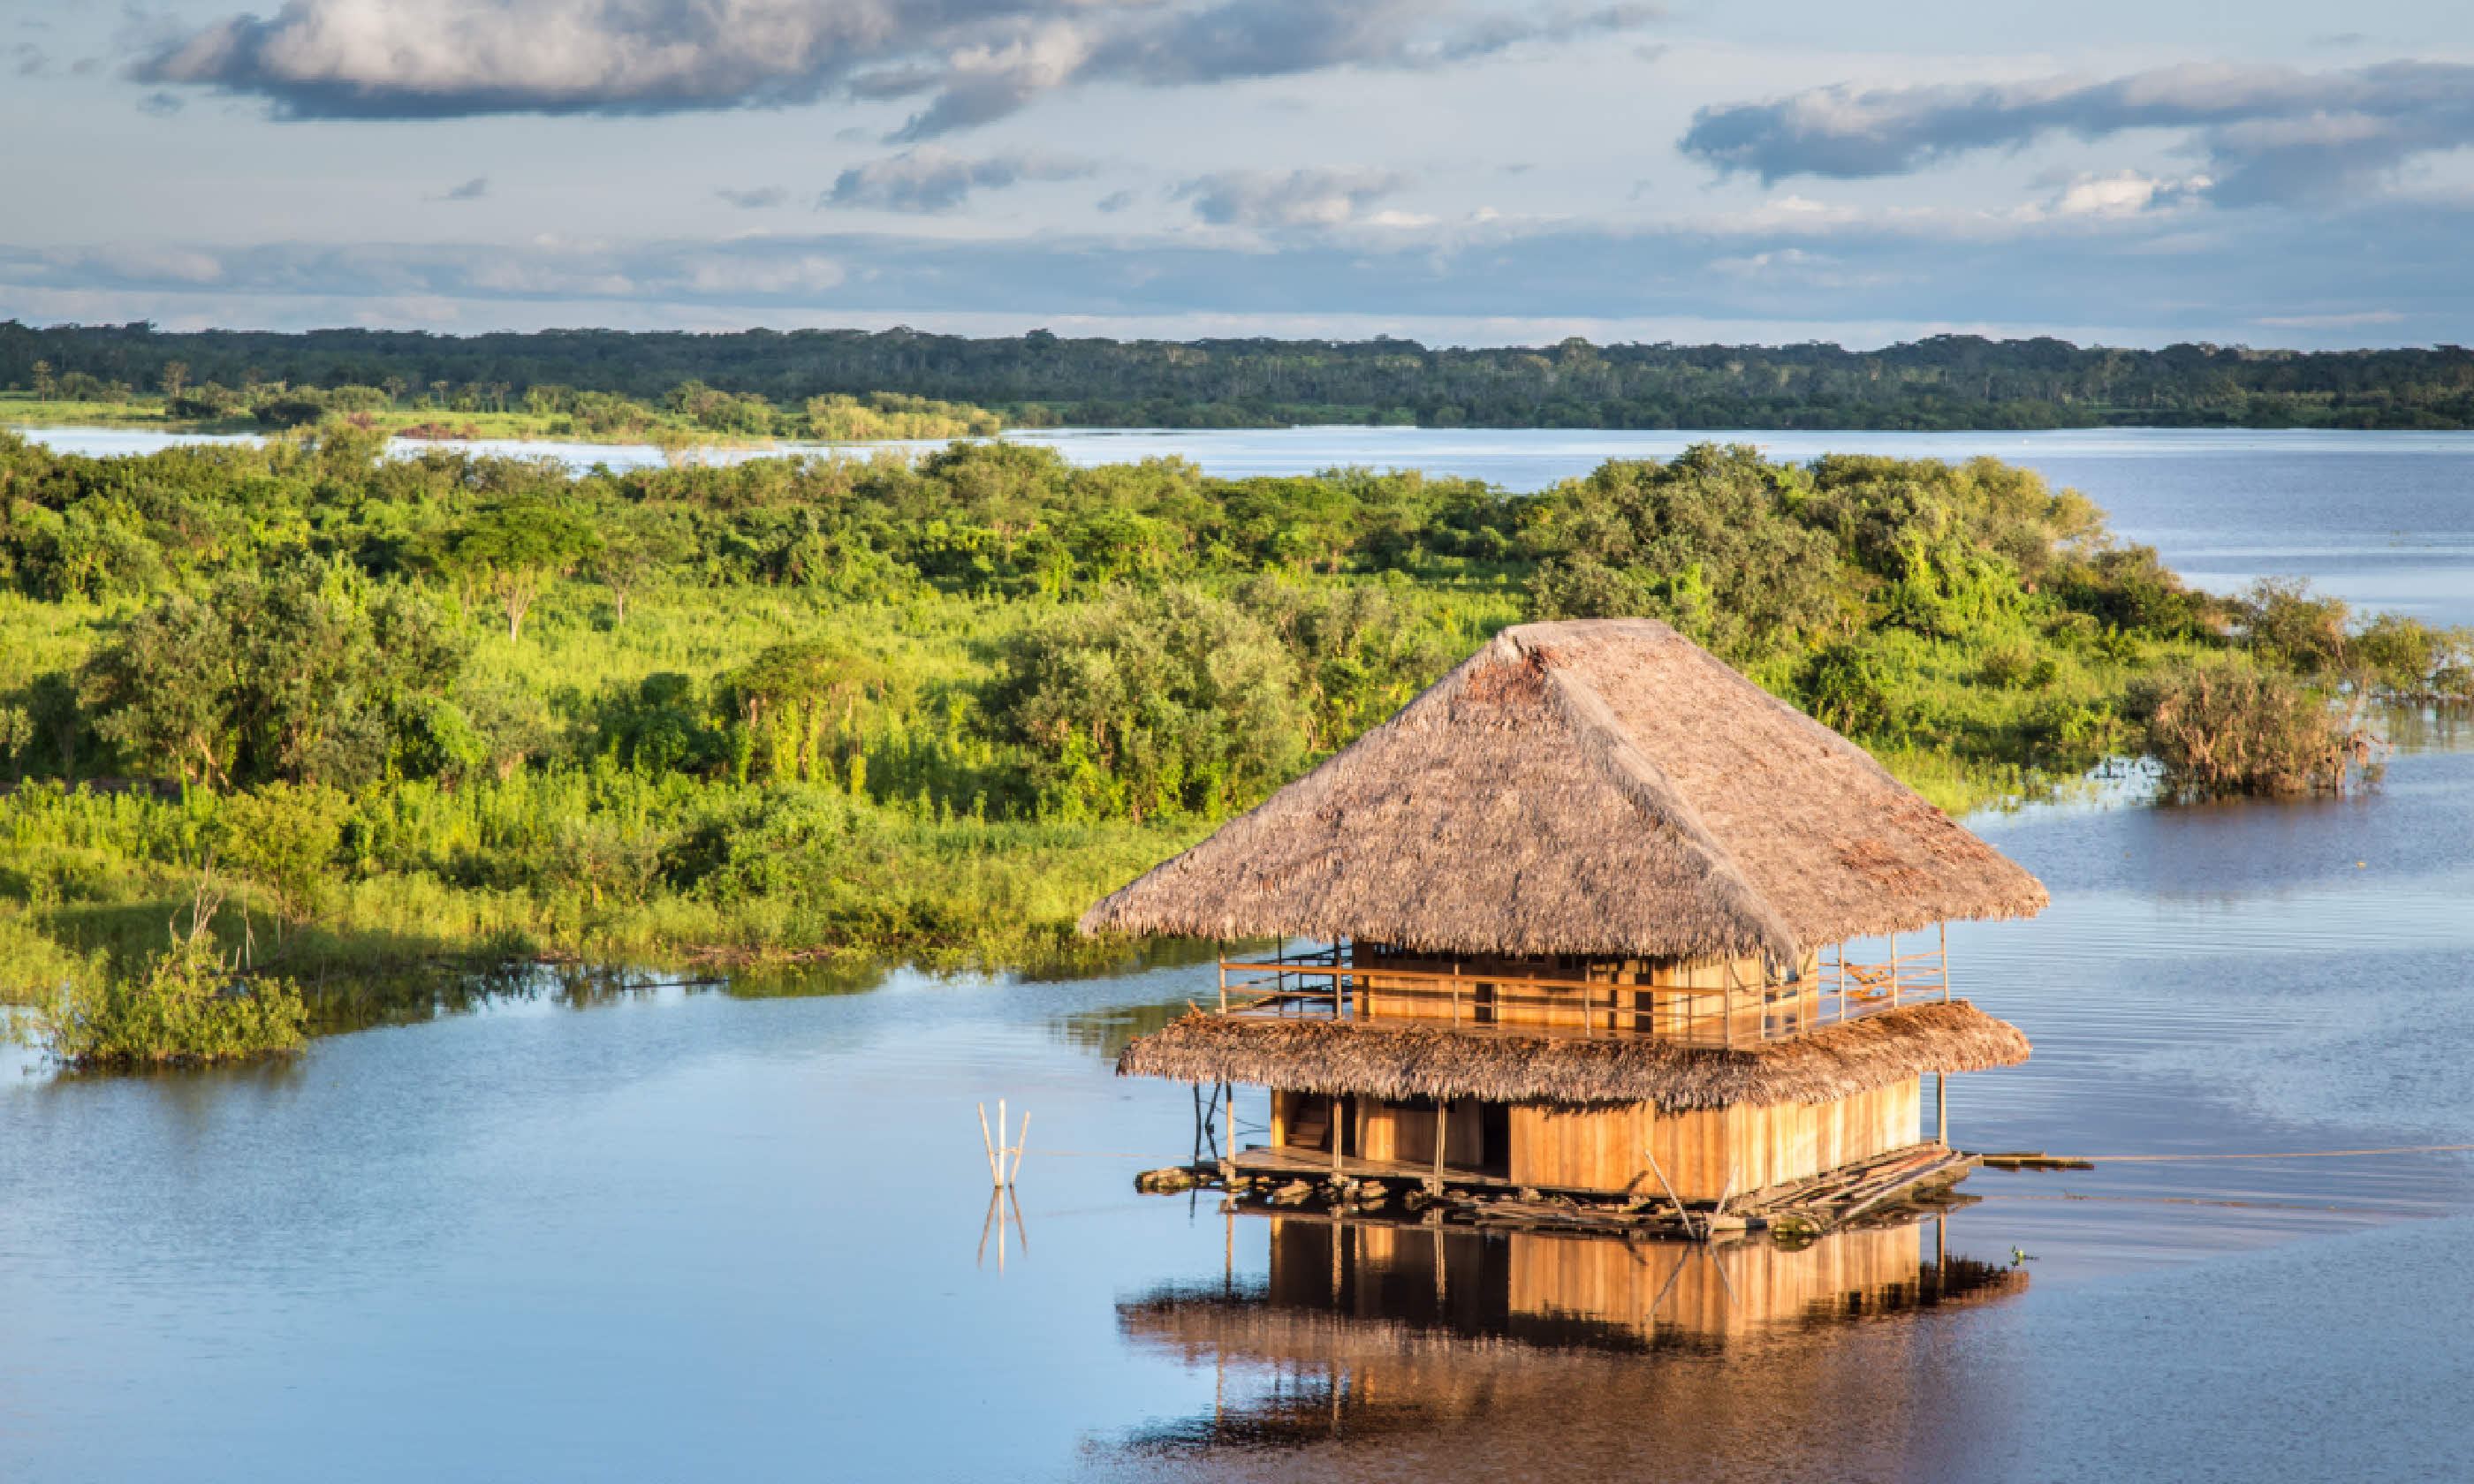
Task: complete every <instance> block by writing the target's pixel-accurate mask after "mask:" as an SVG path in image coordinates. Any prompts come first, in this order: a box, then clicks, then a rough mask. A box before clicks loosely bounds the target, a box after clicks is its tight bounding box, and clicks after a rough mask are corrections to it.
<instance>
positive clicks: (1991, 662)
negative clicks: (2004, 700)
mask: <svg viewBox="0 0 2474 1484" xmlns="http://www.w3.org/2000/svg"><path fill="white" fill-rule="evenodd" d="M2061 673H2062V667H2061V665H2060V664H2059V663H2058V662H2056V661H2055V660H2054V658H2053V657H2052V656H2050V655H2040V654H2038V653H2037V652H2036V647H2035V646H2034V645H2032V644H2004V645H2002V646H2001V648H1999V649H1996V650H1994V651H1992V652H1991V653H1989V654H1987V655H1986V656H1985V657H1984V662H1983V664H1982V665H1981V666H1980V667H1979V668H1978V670H1977V676H1978V677H1979V678H1980V679H1982V680H1983V682H1984V683H1985V684H1987V685H1994V686H1999V687H2000V688H2001V689H2003V690H2042V689H2044V688H2045V687H2046V686H2048V685H2050V684H2051V683H2053V682H2054V681H2056V680H2058V679H2060V677H2061Z"/></svg>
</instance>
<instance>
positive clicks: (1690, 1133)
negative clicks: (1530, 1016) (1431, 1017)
mask: <svg viewBox="0 0 2474 1484" xmlns="http://www.w3.org/2000/svg"><path fill="white" fill-rule="evenodd" d="M1922 1082H1923V1079H1921V1078H1916V1077H1910V1078H1908V1079H1907V1080H1906V1081H1904V1082H1899V1083H1893V1084H1891V1085H1890V1086H1888V1087H1885V1088H1876V1089H1873V1090H1871V1091H1869V1092H1858V1093H1856V1094H1855V1095H1854V1096H1852V1097H1846V1098H1841V1099H1839V1100H1838V1101H1837V1102H1834V1103H1821V1104H1810V1105H1807V1104H1802V1103H1782V1104H1777V1105H1774V1106H1771V1107H1766V1108H1726V1109H1712V1110H1709V1111H1705V1112H1700V1113H1665V1114H1659V1113H1655V1112H1654V1110H1653V1109H1652V1108H1651V1107H1650V1105H1648V1104H1646V1103H1635V1104H1619V1105H1614V1106H1607V1105H1599V1104H1591V1105H1572V1104H1553V1103H1529V1104H1515V1105H1513V1108H1512V1110H1511V1114H1512V1117H1511V1124H1512V1128H1511V1133H1512V1147H1511V1151H1510V1154H1511V1159H1510V1169H1509V1172H1510V1176H1511V1179H1512V1180H1513V1181H1514V1182H1515V1183H1516V1184H1518V1185H1541V1186H1549V1187H1560V1188H1564V1189H1575V1190H1601V1191H1621V1192H1626V1193H1629V1194H1632V1195H1634V1196H1637V1197H1646V1196H1653V1195H1662V1194H1663V1193H1664V1186H1662V1185H1660V1183H1659V1179H1658V1173H1659V1172H1661V1171H1662V1172H1663V1173H1664V1175H1665V1177H1666V1181H1667V1183H1668V1184H1669V1185H1673V1186H1674V1188H1675V1193H1676V1194H1677V1195H1678V1196H1680V1197H1682V1198H1683V1199H1685V1200H1686V1201H1714V1200H1716V1199H1718V1197H1719V1196H1721V1195H1723V1194H1726V1193H1728V1192H1729V1191H1730V1190H1732V1191H1733V1193H1734V1194H1736V1195H1743V1194H1747V1193H1749V1192H1751V1191H1754V1190H1758V1189H1760V1188H1761V1187H1762V1186H1764V1185H1783V1184H1784V1183H1786V1182H1788V1181H1793V1180H1802V1179H1805V1178H1806V1177H1807V1176H1811V1175H1818V1174H1820V1173H1821V1172H1822V1171H1824V1170H1829V1169H1835V1168H1837V1167H1838V1166H1839V1165H1842V1164H1852V1163H1854V1162H1856V1161H1858V1160H1865V1159H1870V1158H1872V1157H1873V1156H1874V1155H1877V1154H1886V1153H1888V1152H1889V1151H1891V1150H1893V1149H1904V1148H1905V1147H1906V1146H1907V1145H1909V1144H1913V1143H1917V1142H1919V1141H1920V1140H1922V1138H1923V1137H1924V1106H1923V1103H1924V1100H1923V1097H1922V1091H1923V1088H1922ZM1332 1101H1333V1100H1332V1099H1329V1098H1325V1097H1322V1095H1320V1094H1317V1093H1310V1092H1290V1091H1280V1090H1274V1091H1273V1093H1272V1142H1273V1144H1275V1145H1280V1146H1283V1147H1288V1148H1303V1149H1316V1150H1322V1151H1325V1152H1328V1151H1329V1150H1330V1148H1331V1147H1332V1146H1331V1136H1330V1132H1329V1128H1328V1118H1329V1115H1328V1113H1327V1110H1328V1109H1329V1108H1330V1106H1331V1104H1332ZM1340 1106H1341V1109H1342V1115H1343V1117H1344V1118H1346V1120H1347V1122H1348V1132H1347V1140H1348V1142H1347V1145H1346V1148H1347V1151H1348V1153H1349V1155H1350V1156H1351V1157H1353V1158H1357V1159H1366V1160H1393V1161H1403V1162H1406V1163H1410V1164H1416V1165H1421V1166H1422V1165H1430V1164H1432V1163H1433V1162H1434V1159H1435V1113H1434V1105H1433V1104H1431V1103H1428V1104H1424V1105H1422V1106H1421V1105H1418V1104H1410V1103H1397V1104H1395V1103H1385V1102H1381V1101H1379V1100H1377V1099H1375V1098H1370V1097H1360V1098H1346V1099H1342V1100H1340ZM1447 1116H1448V1120H1449V1129H1448V1132H1447V1134H1446V1136H1445V1141H1444V1157H1445V1167H1446V1168H1449V1169H1455V1170H1462V1171H1469V1170H1476V1169H1481V1168H1483V1167H1485V1166H1486V1165H1487V1163H1488V1162H1489V1157H1490V1155H1492V1156H1493V1157H1494V1159H1495V1160H1496V1161H1501V1158H1502V1151H1491V1150H1489V1149H1487V1148H1486V1147H1485V1145H1486V1138H1485V1124H1484V1117H1485V1111H1484V1105H1482V1104H1480V1103H1479V1102H1477V1101H1476V1100H1474V1099H1461V1100H1456V1101H1454V1102H1453V1103H1451V1104H1450V1105H1449V1108H1448V1113H1447ZM1301 1124H1302V1125H1303V1126H1302V1127H1301V1126H1300V1125H1301ZM1652 1157H1654V1158H1655V1159H1656V1160H1657V1161H1658V1171H1653V1170H1652V1168H1651V1166H1650V1160H1651V1158H1652Z"/></svg>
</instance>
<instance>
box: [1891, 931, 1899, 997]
mask: <svg viewBox="0 0 2474 1484" xmlns="http://www.w3.org/2000/svg"><path fill="white" fill-rule="evenodd" d="M1890 1008H1891V1009H1893V1010H1896V1009H1898V1008H1899V935H1898V934H1897V933H1892V934H1891V935H1890Z"/></svg>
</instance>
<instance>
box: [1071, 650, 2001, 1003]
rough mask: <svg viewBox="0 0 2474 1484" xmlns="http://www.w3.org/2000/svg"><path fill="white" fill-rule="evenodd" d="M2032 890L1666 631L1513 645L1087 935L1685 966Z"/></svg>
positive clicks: (1850, 755)
mask: <svg viewBox="0 0 2474 1484" xmlns="http://www.w3.org/2000/svg"><path fill="white" fill-rule="evenodd" d="M2045 901H2046V897H2045V889H2044V887H2043V886H2042V885H2041V884H2040V883H2039V882H2038V881H2037V880H2036V878H2035V877H2033V876H2031V875H2029V874H2027V873H2026V872H2025V871H2023V870H2021V869H2020V868H2019V867H2018V866H2016V865H2014V864H2012V863H2011V862H2010V861H2008V860H2006V859H2004V858H2003V857H2002V856H2001V854H2000V853H1999V852H1997V851H1995V850H1994V849H1993V848H1992V847H1991V846H1988V845H1986V844H1985V843H1984V842H1983V841H1981V840H1978V839H1977V838H1976V837H1975V836H1974V835H1972V834H1969V833H1968V832H1967V831H1966V830H1964V829H1962V828H1960V827H1959V826H1956V825H1954V824H1953V823H1952V822H1951V821H1950V819H1949V817H1948V816H1946V815H1944V814H1943V813H1942V812H1941V811H1940V810H1938V809H1936V808H1934V807H1933V806H1932V805H1931V804H1929V803H1927V802H1925V801H1924V800H1923V799H1921V798H1919V797H1918V796H1917V795H1916V794H1915V792H1914V791H1913V790H1911V789H1909V788H1907V787H1906V786H1905V785H1904V784H1903V783H1901V782H1899V781H1898V780H1897V779H1896V778H1891V777H1890V775H1889V774H1888V773H1886V772H1884V771H1882V769H1881V767H1880V764H1878V763H1876V762H1874V761H1873V759H1872V758H1871V757H1869V756H1867V755H1866V754H1865V753H1864V751H1863V750H1862V749H1861V748H1858V747H1856V745H1855V744H1854V743H1852V742H1849V741H1848V740H1847V739H1846V738H1844V737H1842V736H1840V735H1838V734H1837V733H1836V732H1834V731H1831V730H1830V729H1829V728H1827V727H1824V726H1822V725H1821V724H1820V723H1819V722H1816V721H1814V720H1813V719H1812V718H1810V717H1808V716H1806V715H1805V714H1804V713H1803V712H1801V711H1798V710H1796V709H1795V708H1794V707H1792V706H1787V705H1786V704H1785V703H1783V702H1782V701H1779V700H1777V699H1776V698H1774V697H1772V696H1770V695H1769V694H1768V693H1767V692H1765V691H1763V690H1762V689H1761V688H1760V687H1759V686H1758V685H1755V684H1754V683H1753V682H1750V681H1748V680H1746V679H1744V677H1743V676H1741V675H1738V674H1737V673H1735V671H1734V670H1732V669H1730V668H1728V667H1727V665H1726V664H1724V663H1723V662H1721V661H1720V660H1719V659H1717V658H1715V657H1713V656H1711V655H1710V654H1709V653H1708V652H1707V651H1705V650H1703V649H1702V648H1700V647H1699V646H1698V645H1696V644H1694V643H1692V642H1691V641H1690V640H1688V639H1686V638H1685V637H1684V636H1683V635H1682V634H1677V633H1676V632H1675V631H1674V630H1672V629H1670V628H1668V627H1667V626H1666V625H1664V624H1662V623H1658V622H1655V621H1652V620H1650V619H1642V618H1621V619H1590V620H1586V621H1577V622H1570V623H1545V624H1523V625H1520V626H1518V627H1516V628H1512V629H1506V630H1504V631H1503V632H1502V633H1501V634H1497V635H1495V637H1494V638H1493V639H1492V641H1491V642H1489V643H1488V644H1487V646H1486V647H1485V648H1484V649H1481V650H1479V651H1478V652H1477V653H1476V654H1475V655H1473V656H1471V657H1470V658H1468V659H1467V660H1465V661H1464V662H1463V663H1462V664H1461V665H1460V667H1459V668H1457V669H1455V670H1454V671H1452V673H1451V674H1449V675H1447V676H1445V677H1444V678H1443V680H1442V681H1440V682H1437V683H1436V684H1435V685H1434V686H1433V687H1432V688H1430V689H1429V690H1427V691H1426V692H1425V693H1424V694H1423V695H1421V696H1419V697H1418V699H1416V700H1415V701H1412V702H1411V703H1409V705H1408V706H1405V707H1403V708H1402V709H1401V710H1400V712H1399V714H1398V715H1396V716H1394V717H1393V718H1392V719H1391V720H1390V721H1387V722H1385V723H1384V724H1383V725H1381V726H1379V727H1377V728H1375V729H1374V730H1371V731H1370V732H1368V733H1367V734H1366V735H1365V736H1363V737H1361V738H1359V739H1358V740H1357V741H1356V742H1355V743H1353V744H1351V745H1350V746H1349V747H1348V748H1346V750H1344V751H1342V752H1341V753H1340V754H1337V755H1335V756H1333V757H1332V758H1331V759H1329V760H1328V761H1326V762H1325V763H1323V765H1322V767H1320V768H1317V769H1316V770H1315V771H1314V772H1313V773H1311V774H1308V775H1307V776H1306V777H1305V778H1300V779H1298V781H1296V782H1294V783H1291V784H1290V785H1288V786H1287V787H1286V788H1283V789H1281V790H1280V791H1279V792H1278V793H1276V794H1273V796H1272V797H1271V798H1270V799H1269V800H1267V801H1265V802H1263V804H1262V805H1261V806H1260V807H1258V808H1256V809H1254V810H1253V811H1252V812H1250V813H1249V814H1246V815H1244V816H1243V817H1241V818H1239V819H1236V820H1232V821H1230V822H1229V823H1228V824H1227V825H1226V826H1225V827H1223V828H1222V829H1221V830H1220V831H1219V832H1218V833H1217V834H1214V835H1213V836H1212V837H1211V838H1210V839H1208V840H1205V841H1204V842H1202V843H1201V845H1198V846H1196V847H1195V848H1194V849H1193V850H1188V851H1186V852H1185V853H1184V854H1182V855H1179V856H1177V857H1176V858H1175V859H1173V860H1170V861H1167V862H1165V863H1163V864H1161V865H1160V866H1157V867H1155V868H1153V869H1152V871H1151V872H1150V873H1148V874H1145V875H1144V876H1143V877H1142V878H1141V879H1139V880H1137V881H1135V882H1134V883H1133V884H1132V885H1130V886H1128V887H1126V888H1125V889H1124V890H1122V891H1120V892H1117V893H1116V894H1114V895H1113V896H1110V897H1108V898H1105V899H1104V900H1102V901H1101V902H1100V903H1099V904H1098V905H1096V906H1094V907H1092V908H1091V910H1090V911H1089V912H1087V913H1085V914H1084V915H1083V918H1082V922H1081V926H1082V930H1083V931H1084V932H1095V933H1096V932H1120V933H1162V934H1175V935H1180V936H1188V937H1198V938H1246V937H1275V936H1304V937H1312V938H1321V939H1325V940H1337V939H1341V938H1352V939H1354V938H1363V939H1368V940H1371V941H1374V942H1378V943H1387V944H1396V945H1401V946H1403V947H1407V948H1412V949H1417V950H1419V951H1425V952H1436V953H1467V954H1532V953H1572V954H1595V955H1625V956H1634V955H1637V956H1644V957H1651V958H1698V957H1708V956H1716V955H1751V954H1756V953H1758V954H1763V955H1765V956H1766V957H1768V958H1769V959H1770V960H1771V962H1773V963H1775V964H1778V965H1780V966H1782V967H1783V966H1785V965H1788V964H1791V963H1793V962H1794V961H1795V959H1796V958H1797V957H1798V955H1799V953H1800V951H1801V950H1802V949H1803V948H1804V947H1806V946H1807V945H1820V944H1824V943H1832V942H1838V941H1841V940H1844V939H1849V938H1858V937H1864V936H1868V935H1871V934H1876V933H1883V932H1904V931H1910V930H1913V929H1916V928H1921V927H1925V926H1928V925H1930V924H1932V923H1934V922H1942V921H1944V920H1947V919H1951V918H2003V917H2027V916H2031V915H2033V914H2034V913H2036V912H2038V911H2040V910H2042V908H2043V907H2044V905H2045Z"/></svg>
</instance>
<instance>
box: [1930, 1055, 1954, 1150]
mask: <svg viewBox="0 0 2474 1484" xmlns="http://www.w3.org/2000/svg"><path fill="white" fill-rule="evenodd" d="M1933 1141H1934V1142H1935V1143H1938V1144H1940V1145H1941V1146H1942V1147H1943V1148H1944V1149H1947V1148H1949V1147H1950V1073H1948V1072H1935V1073H1933Z"/></svg>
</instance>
